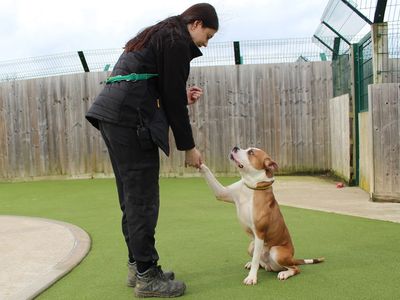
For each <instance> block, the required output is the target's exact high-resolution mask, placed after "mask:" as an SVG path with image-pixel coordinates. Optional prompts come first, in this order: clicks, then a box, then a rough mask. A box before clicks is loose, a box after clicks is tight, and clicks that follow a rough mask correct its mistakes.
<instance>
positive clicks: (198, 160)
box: [185, 147, 203, 169]
mask: <svg viewBox="0 0 400 300" xmlns="http://www.w3.org/2000/svg"><path fill="white" fill-rule="evenodd" d="M202 163H203V159H202V157H201V154H200V151H199V150H197V149H196V147H195V148H193V149H190V150H186V151H185V167H187V166H189V167H194V168H196V169H199V168H200V165H201V164H202Z"/></svg>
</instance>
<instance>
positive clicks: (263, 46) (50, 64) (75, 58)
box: [0, 38, 329, 82]
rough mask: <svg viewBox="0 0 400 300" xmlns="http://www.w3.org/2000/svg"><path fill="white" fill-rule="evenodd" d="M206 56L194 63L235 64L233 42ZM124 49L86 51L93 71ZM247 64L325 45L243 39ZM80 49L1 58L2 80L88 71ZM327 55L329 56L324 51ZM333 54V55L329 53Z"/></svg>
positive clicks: (309, 53) (301, 55) (109, 64)
mask: <svg viewBox="0 0 400 300" xmlns="http://www.w3.org/2000/svg"><path fill="white" fill-rule="evenodd" d="M201 50H202V52H203V56H202V57H199V58H197V59H195V60H193V62H192V66H221V65H234V64H235V50H234V44H233V43H232V42H219V43H212V42H210V44H209V46H208V47H207V48H202V49H201ZM122 51H123V49H122V48H120V49H103V50H87V51H78V52H82V53H83V56H84V59H85V62H86V63H87V66H88V70H89V71H90V72H99V71H107V70H112V68H113V67H114V65H115V63H116V61H117V60H118V57H119V56H120V55H121V53H122ZM239 51H240V54H239V55H240V56H241V62H242V63H243V64H260V63H288V62H295V61H297V60H301V61H319V60H321V55H320V52H321V49H320V48H319V47H318V46H317V45H315V44H314V43H313V42H312V40H311V38H295V39H275V40H259V41H242V42H240V43H239ZM78 52H69V53H61V54H55V55H49V56H40V57H32V58H24V59H18V60H12V61H4V62H0V82H2V81H12V80H21V79H29V78H40V77H47V76H54V75H64V74H74V73H83V72H85V70H84V67H83V65H82V60H81V59H80V56H79V53H78ZM322 57H323V59H325V56H324V55H322ZM328 58H329V57H328Z"/></svg>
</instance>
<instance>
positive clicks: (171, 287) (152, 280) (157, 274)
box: [135, 266, 186, 298]
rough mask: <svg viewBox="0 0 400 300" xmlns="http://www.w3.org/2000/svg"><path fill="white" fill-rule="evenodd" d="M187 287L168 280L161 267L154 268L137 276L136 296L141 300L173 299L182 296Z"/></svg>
mask: <svg viewBox="0 0 400 300" xmlns="http://www.w3.org/2000/svg"><path fill="white" fill-rule="evenodd" d="M185 289H186V285H185V284H184V283H183V282H181V281H176V280H170V279H168V278H166V276H165V274H164V273H163V271H162V270H161V267H160V266H152V267H151V268H150V269H148V270H147V271H146V272H144V273H143V274H141V275H139V274H137V275H136V287H135V295H136V297H139V298H147V297H160V298H172V297H179V296H182V295H183V293H184V292H185Z"/></svg>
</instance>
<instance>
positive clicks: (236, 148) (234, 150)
mask: <svg viewBox="0 0 400 300" xmlns="http://www.w3.org/2000/svg"><path fill="white" fill-rule="evenodd" d="M239 150H240V148H239V147H237V146H235V147H233V149H232V152H234V153H236V152H238V151H239Z"/></svg>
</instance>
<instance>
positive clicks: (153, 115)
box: [86, 24, 202, 155]
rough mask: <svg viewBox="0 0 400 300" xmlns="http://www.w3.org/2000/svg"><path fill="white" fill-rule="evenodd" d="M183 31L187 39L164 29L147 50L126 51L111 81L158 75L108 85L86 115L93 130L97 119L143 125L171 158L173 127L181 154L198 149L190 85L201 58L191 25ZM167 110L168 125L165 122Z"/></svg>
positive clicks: (122, 123)
mask: <svg viewBox="0 0 400 300" xmlns="http://www.w3.org/2000/svg"><path fill="white" fill-rule="evenodd" d="M180 26H181V27H182V28H181V31H182V33H183V34H178V33H177V32H176V31H172V30H168V29H162V30H160V31H159V32H157V33H156V34H154V36H153V37H152V38H151V40H150V41H149V43H148V46H147V47H146V48H144V49H143V50H140V51H136V52H128V53H126V52H124V53H123V54H122V55H121V56H120V58H119V59H118V61H117V63H116V65H115V66H114V69H113V72H112V74H111V76H115V75H128V74H131V73H138V74H141V73H151V74H154V73H156V74H159V76H158V77H156V78H152V79H148V80H141V81H136V82H131V81H129V82H128V81H121V82H117V83H111V84H107V85H105V87H104V88H103V90H102V91H101V93H100V94H99V95H98V96H97V97H96V99H95V101H94V103H93V105H92V106H91V107H90V108H89V111H88V112H87V113H86V118H87V119H88V121H89V122H90V123H91V124H93V126H95V127H96V128H98V120H102V121H105V122H110V123H114V124H117V125H119V126H127V127H137V126H138V125H140V123H141V122H143V123H144V124H145V125H146V126H148V127H150V129H151V134H152V137H153V140H154V142H156V144H157V145H158V146H159V147H160V148H161V149H162V150H163V151H164V152H166V154H167V155H168V154H169V153H168V152H169V147H168V127H169V126H170V127H171V129H172V132H173V134H174V138H175V142H176V146H177V148H178V150H189V149H192V148H193V147H194V146H195V143H194V139H193V135H192V128H191V125H190V120H189V114H188V109H187V94H186V81H187V79H188V76H189V71H190V61H191V60H192V59H193V58H195V57H198V56H200V55H202V53H201V52H200V50H199V48H198V47H197V46H196V45H195V44H194V43H193V41H192V39H191V37H190V34H189V32H188V30H187V28H186V25H184V24H180ZM157 99H159V101H158V100H157ZM159 104H161V109H160V105H159ZM162 108H163V109H162ZM163 110H164V111H165V115H166V122H163V119H164V118H163V117H162V115H163ZM153 123H154V124H153ZM165 144H166V145H165ZM167 148H168V149H167Z"/></svg>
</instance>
